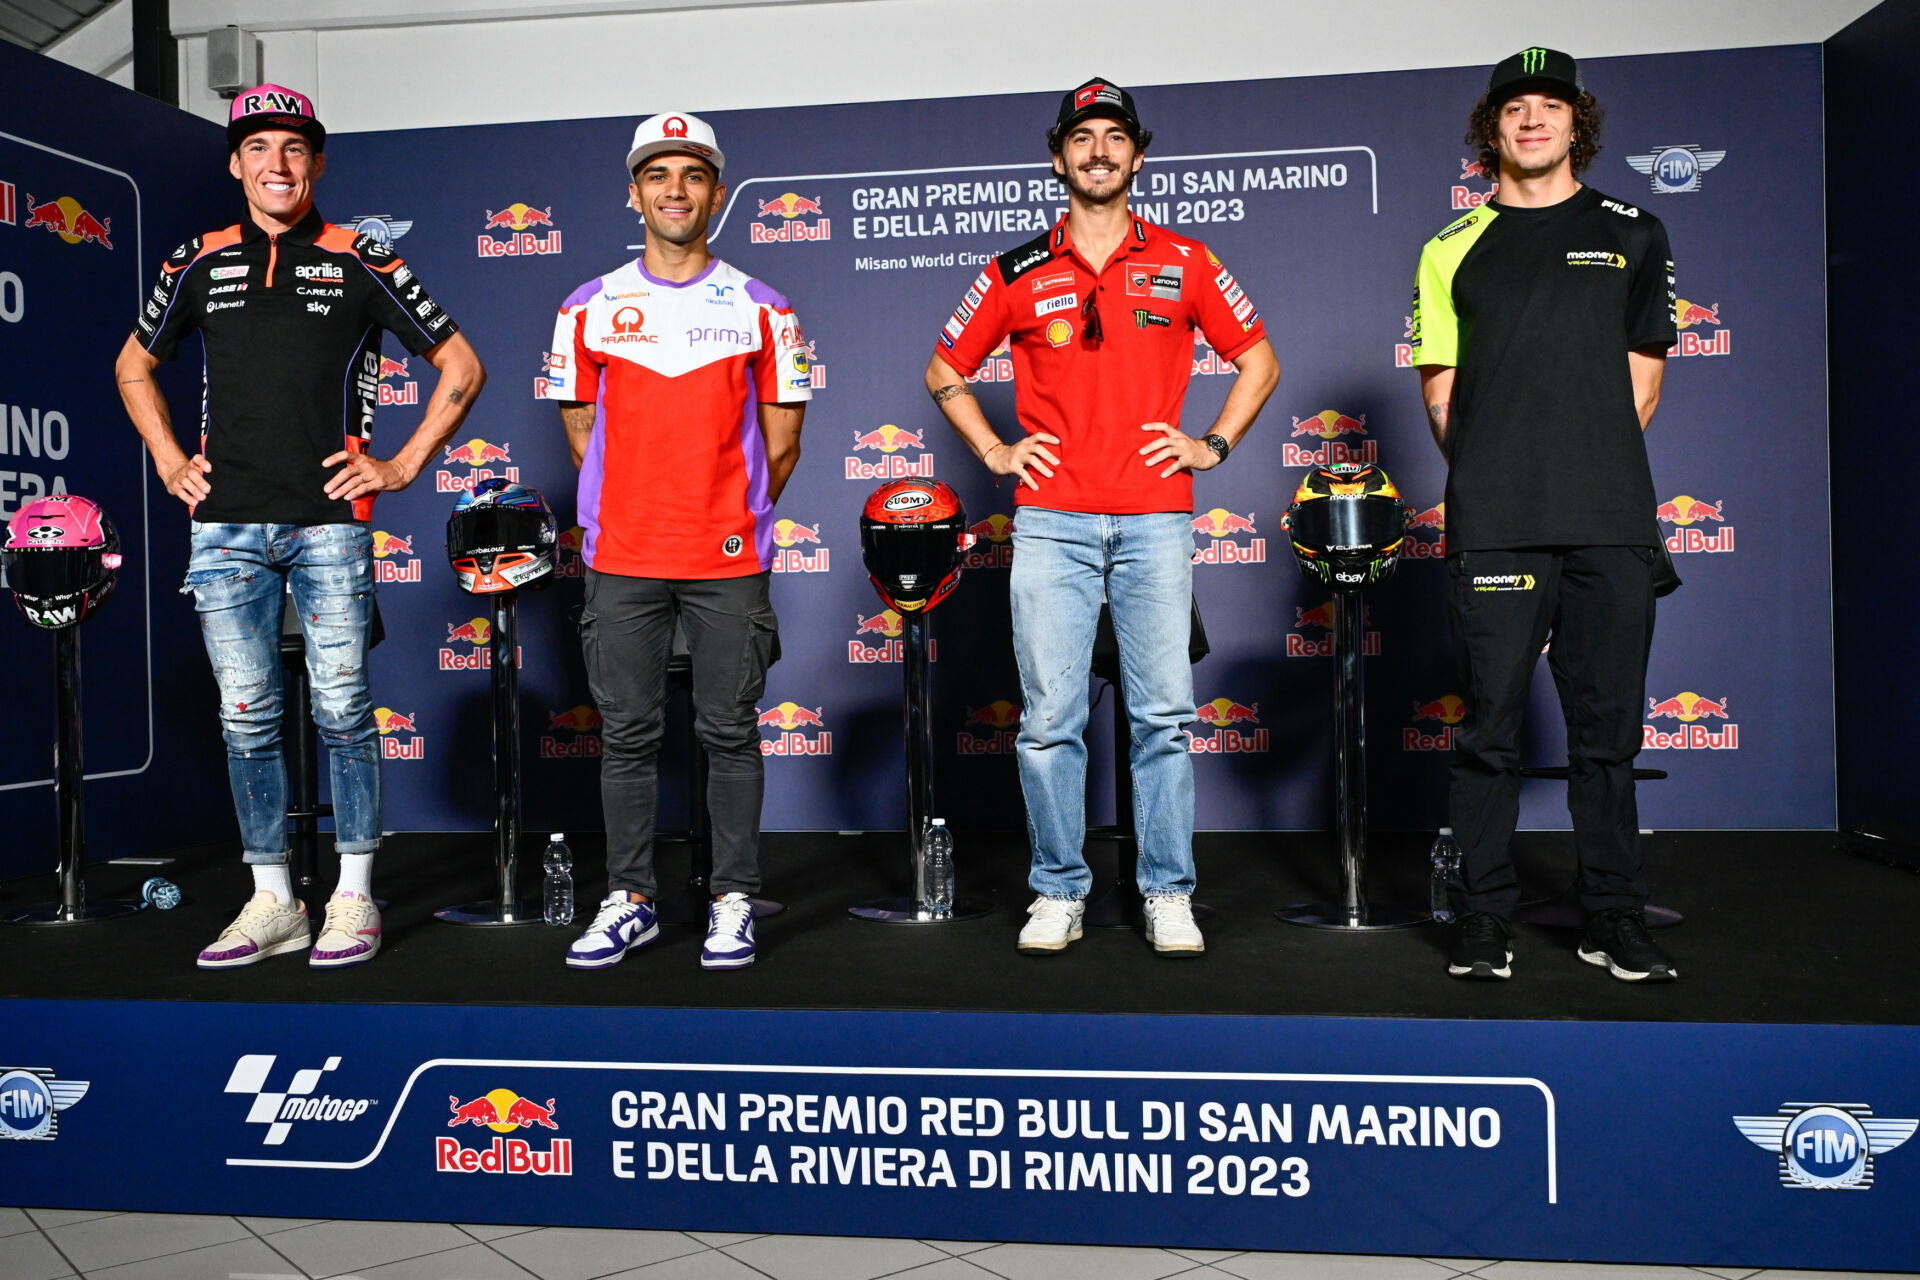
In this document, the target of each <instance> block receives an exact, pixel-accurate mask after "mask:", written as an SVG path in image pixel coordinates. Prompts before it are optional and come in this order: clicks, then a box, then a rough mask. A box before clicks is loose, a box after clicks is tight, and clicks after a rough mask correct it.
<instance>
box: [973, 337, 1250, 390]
mask: <svg viewBox="0 0 1920 1280" xmlns="http://www.w3.org/2000/svg"><path fill="white" fill-rule="evenodd" d="M1227 367H1228V368H1229V369H1231V368H1232V367H1233V366H1231V365H1229V366H1227ZM1196 368H1197V366H1196ZM967 381H968V382H1012V381H1013V340H1012V339H1011V338H1002V339H1000V345H999V346H997V347H995V348H994V349H993V350H991V351H989V352H987V358H986V359H985V360H982V361H981V362H980V367H979V368H978V369H975V370H974V371H973V372H972V373H970V374H968V375H967Z"/></svg>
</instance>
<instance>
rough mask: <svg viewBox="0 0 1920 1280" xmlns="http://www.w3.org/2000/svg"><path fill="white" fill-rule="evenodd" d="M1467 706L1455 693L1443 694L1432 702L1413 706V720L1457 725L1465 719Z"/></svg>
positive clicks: (1418, 703) (1417, 703)
mask: <svg viewBox="0 0 1920 1280" xmlns="http://www.w3.org/2000/svg"><path fill="white" fill-rule="evenodd" d="M1466 715H1467V704H1466V703H1465V702H1464V701H1463V700H1462V699H1461V697H1460V695H1459V694H1457V693H1443V694H1441V695H1440V696H1439V697H1437V698H1435V699H1434V700H1433V701H1432V702H1416V703H1414V704H1413V716H1412V718H1413V719H1415V720H1438V721H1439V722H1440V723H1441V724H1459V723H1460V722H1461V721H1462V720H1464V719H1465V718H1466Z"/></svg>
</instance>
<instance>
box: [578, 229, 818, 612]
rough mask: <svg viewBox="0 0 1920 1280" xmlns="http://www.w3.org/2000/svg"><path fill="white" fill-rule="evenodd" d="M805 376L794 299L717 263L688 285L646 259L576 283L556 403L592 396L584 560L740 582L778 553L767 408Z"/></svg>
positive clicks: (637, 571) (803, 393)
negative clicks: (764, 423)
mask: <svg viewBox="0 0 1920 1280" xmlns="http://www.w3.org/2000/svg"><path fill="white" fill-rule="evenodd" d="M811 386H812V378H811V370H810V368H809V363H808V356H807V346H806V342H805V341H804V339H802V337H801V336H800V322H799V321H798V320H796V319H795V318H794V315H793V308H792V307H790V306H788V305H787V300H786V299H785V298H784V297H782V296H781V295H780V294H778V293H776V292H774V291H773V290H772V289H770V288H768V287H767V286H766V285H764V284H762V283H760V281H758V280H755V279H753V278H752V277H751V276H748V275H747V274H745V273H744V272H742V271H740V270H738V269H736V268H735V267H732V266H729V265H728V264H727V263H725V262H722V261H721V260H720V259H718V258H715V259H714V260H713V262H712V263H711V264H710V265H709V266H708V267H707V269H706V270H705V271H704V272H702V273H701V274H700V275H699V276H697V277H695V278H694V279H692V280H688V281H685V282H674V281H670V280H660V279H657V278H655V277H654V276H651V275H648V274H647V272H646V270H645V269H644V268H643V267H642V266H641V265H640V262H639V260H638V259H636V260H635V261H633V262H629V263H627V264H626V265H625V266H623V267H621V268H620V269H619V270H617V271H613V272H609V273H608V274H607V275H604V276H601V277H600V278H599V279H597V280H589V281H588V282H587V283H586V284H583V285H581V286H580V287H579V288H578V289H576V290H574V291H573V294H572V295H571V296H570V297H568V299H567V300H566V302H565V303H563V304H562V305H561V307H560V317H559V320H558V321H557V322H556V323H555V325H554V330H553V349H552V350H551V351H550V352H549V353H548V356H547V380H546V386H545V389H544V390H543V391H542V392H541V393H540V395H541V398H543V399H547V400H574V401H583V402H590V403H592V404H594V405H596V406H597V411H596V412H595V413H594V417H593V438H592V440H591V441H590V442H589V443H588V445H587V453H586V457H585V458H584V459H583V460H582V462H581V466H580V491H579V518H580V524H581V527H582V528H583V530H584V531H585V539H584V543H583V545H582V547H581V556H582V558H583V559H584V560H585V561H586V562H587V564H588V565H589V566H590V567H591V568H593V569H594V570H596V571H597V572H600V573H614V574H620V575H622V576H624V577H632V578H743V577H746V576H747V575H749V574H754V573H762V572H765V571H766V570H767V569H769V568H770V567H771V566H772V564H773V503H772V501H771V500H770V499H769V498H768V496H767V449H766V441H765V439H764V438H763V437H762V436H761V434H760V422H759V406H760V405H762V404H804V403H805V402H806V401H808V400H810V399H811V398H812V395H813V393H812V390H811Z"/></svg>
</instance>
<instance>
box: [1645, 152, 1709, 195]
mask: <svg viewBox="0 0 1920 1280" xmlns="http://www.w3.org/2000/svg"><path fill="white" fill-rule="evenodd" d="M1726 158H1727V153H1726V152H1724V151H1702V150H1701V149H1700V148H1699V147H1697V146H1695V145H1694V144H1693V143H1691V142H1689V143H1685V144H1683V145H1680V146H1667V147H1655V148H1654V149H1653V150H1652V151H1649V152H1647V154H1645V155H1643V156H1628V157H1627V158H1626V160H1627V164H1628V166H1629V167H1631V168H1632V169H1633V171H1634V172H1635V173H1644V174H1646V175H1647V176H1648V177H1649V178H1651V179H1652V180H1653V194H1655V195H1657V196H1673V195H1679V194H1681V193H1682V192H1686V191H1698V190H1699V189H1700V175H1701V174H1703V173H1705V172H1706V171H1707V170H1709V169H1711V168H1713V167H1714V166H1715V165H1717V164H1719V163H1720V162H1721V161H1722V160H1725V159H1726Z"/></svg>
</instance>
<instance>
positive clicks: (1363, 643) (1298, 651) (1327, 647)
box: [1287, 600, 1380, 658]
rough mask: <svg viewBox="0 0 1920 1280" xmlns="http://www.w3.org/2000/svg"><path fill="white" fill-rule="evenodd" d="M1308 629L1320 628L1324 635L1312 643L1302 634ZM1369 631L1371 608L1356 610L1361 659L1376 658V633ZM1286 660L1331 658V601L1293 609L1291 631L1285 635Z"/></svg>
mask: <svg viewBox="0 0 1920 1280" xmlns="http://www.w3.org/2000/svg"><path fill="white" fill-rule="evenodd" d="M1308 627H1318V628H1321V629H1322V630H1323V631H1324V633H1325V634H1323V635H1322V636H1321V637H1320V638H1318V639H1313V638H1311V637H1309V636H1308V635H1307V634H1306V631H1307V628H1308ZM1372 628H1373V607H1372V606H1371V605H1367V606H1364V607H1362V608H1361V610H1360V629H1361V630H1360V635H1361V638H1360V655H1361V656H1362V657H1365V658H1377V657H1379V656H1380V633H1379V632H1378V631H1375V630H1373V629H1372ZM1287 656H1288V657H1289V658H1331V657H1332V656H1333V601H1331V600H1329V601H1327V602H1326V603H1325V604H1323V605H1318V606H1316V607H1314V608H1312V609H1302V608H1301V607H1300V606H1299V605H1295V606H1293V630H1292V631H1289V632H1288V633H1287Z"/></svg>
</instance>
